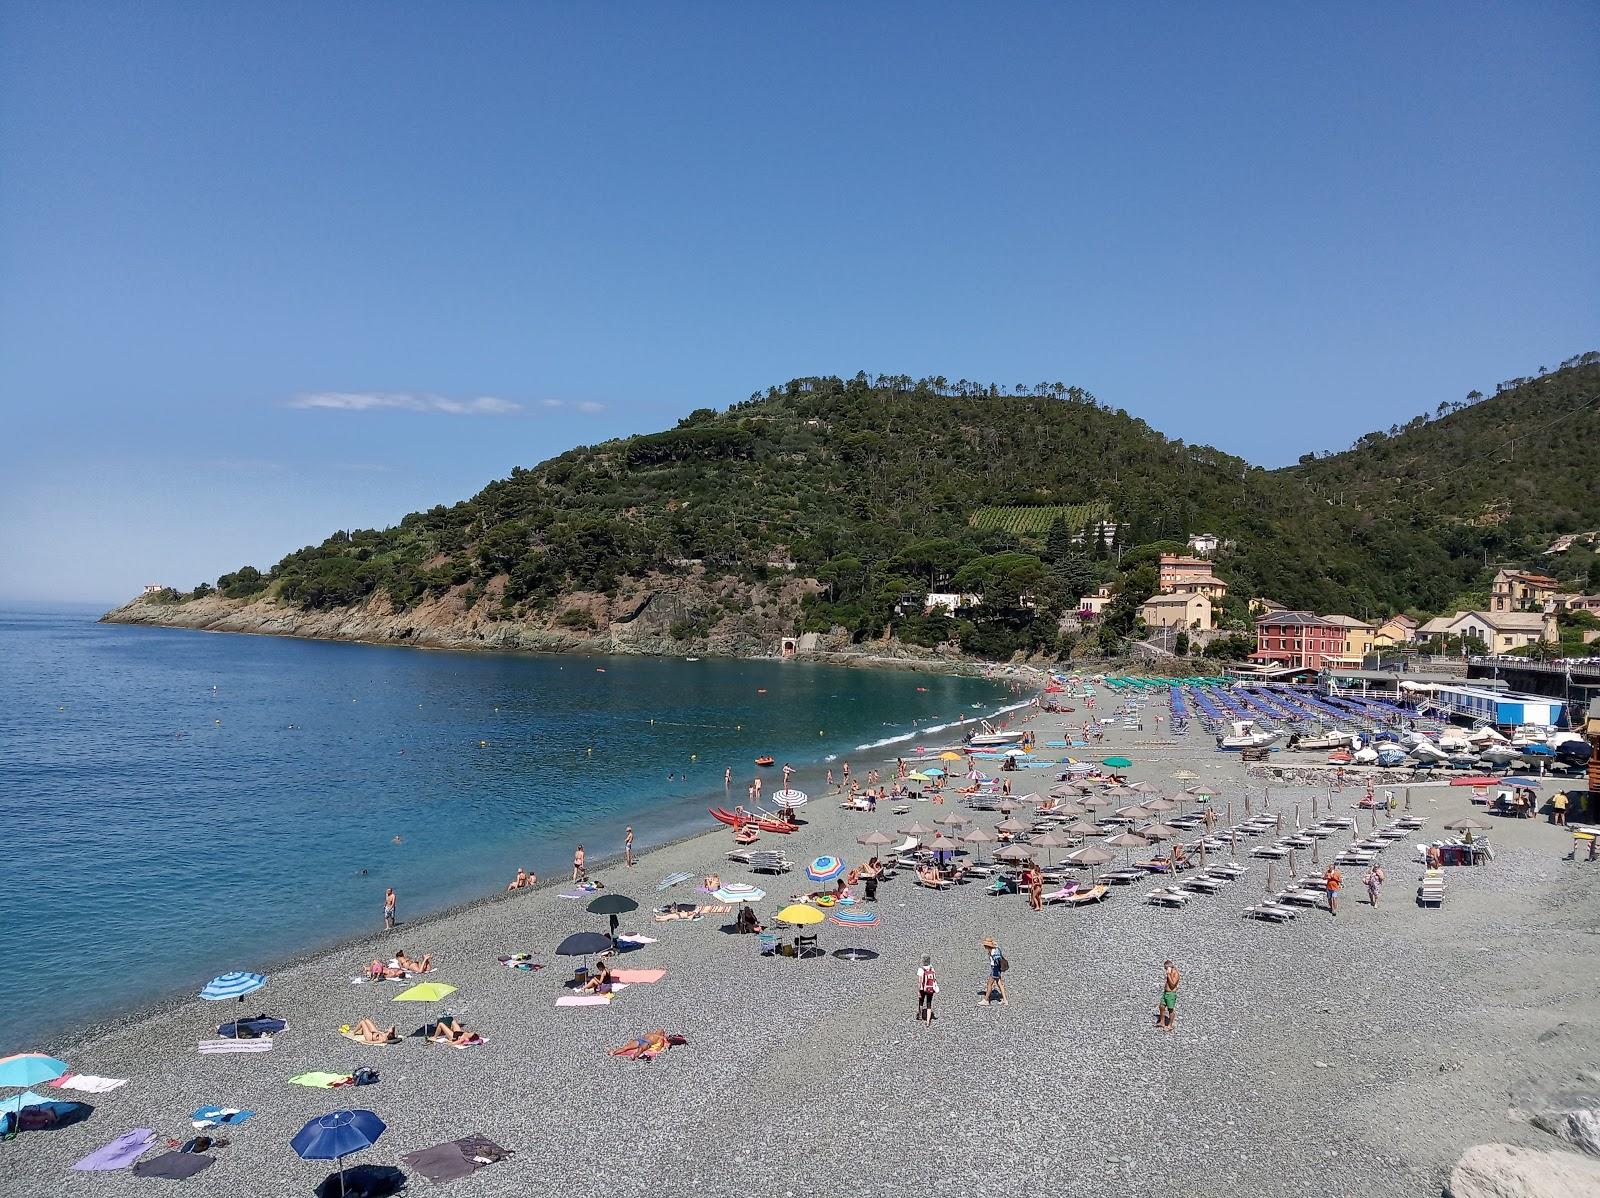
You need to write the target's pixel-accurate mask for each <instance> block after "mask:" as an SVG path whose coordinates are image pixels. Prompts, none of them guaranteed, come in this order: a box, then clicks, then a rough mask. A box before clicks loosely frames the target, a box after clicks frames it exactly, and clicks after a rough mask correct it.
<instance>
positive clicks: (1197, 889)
mask: <svg viewBox="0 0 1600 1198" xmlns="http://www.w3.org/2000/svg"><path fill="white" fill-rule="evenodd" d="M1227 884H1228V880H1227V879H1226V878H1209V877H1207V876H1206V875H1205V874H1196V875H1195V876H1194V877H1192V878H1185V879H1184V880H1183V881H1182V882H1179V883H1178V889H1179V890H1187V891H1190V892H1192V893H1194V894H1216V893H1217V892H1218V891H1220V890H1221V889H1222V888H1223V887H1224V886H1226V885H1227Z"/></svg>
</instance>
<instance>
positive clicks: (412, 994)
mask: <svg viewBox="0 0 1600 1198" xmlns="http://www.w3.org/2000/svg"><path fill="white" fill-rule="evenodd" d="M577 934H578V935H579V936H593V937H594V938H595V940H597V941H598V942H599V943H600V947H601V948H609V947H611V940H610V939H609V938H608V937H605V936H602V935H601V934H600V933H599V932H579V933H577ZM567 939H568V940H572V939H573V937H572V936H568V937H567ZM560 951H561V949H559V948H558V949H556V952H558V953H559V952H560ZM595 951H596V952H599V951H600V950H599V949H596V950H595ZM455 992H456V988H455V987H454V986H452V985H450V984H449V983H448V982H418V983H417V984H416V985H415V986H413V987H411V989H409V990H402V991H401V992H400V993H399V994H396V995H395V996H394V998H393V999H391V1000H390V1001H391V1002H438V1001H439V1000H440V999H442V998H448V997H449V996H450V995H452V994H454V993H455Z"/></svg>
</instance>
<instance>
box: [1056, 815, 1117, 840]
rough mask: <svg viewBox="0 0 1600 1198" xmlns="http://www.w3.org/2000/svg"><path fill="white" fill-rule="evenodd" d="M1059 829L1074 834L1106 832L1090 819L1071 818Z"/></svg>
mask: <svg viewBox="0 0 1600 1198" xmlns="http://www.w3.org/2000/svg"><path fill="white" fill-rule="evenodd" d="M1061 830H1062V831H1063V832H1070V833H1071V834H1072V835H1074V836H1104V835H1105V834H1106V830H1105V829H1104V828H1103V827H1101V826H1100V825H1099V824H1097V823H1094V822H1093V821H1092V820H1086V819H1078V820H1073V821H1072V822H1071V823H1070V824H1068V825H1067V826H1066V827H1065V828H1063V829H1061Z"/></svg>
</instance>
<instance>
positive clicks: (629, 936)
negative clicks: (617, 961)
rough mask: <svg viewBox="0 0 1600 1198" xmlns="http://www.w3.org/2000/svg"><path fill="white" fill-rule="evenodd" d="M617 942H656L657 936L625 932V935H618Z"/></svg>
mask: <svg viewBox="0 0 1600 1198" xmlns="http://www.w3.org/2000/svg"><path fill="white" fill-rule="evenodd" d="M617 943H618V944H654V943H656V938H655V937H654V936H640V935H637V934H635V933H632V932H629V933H625V934H624V935H621V936H618V937H617Z"/></svg>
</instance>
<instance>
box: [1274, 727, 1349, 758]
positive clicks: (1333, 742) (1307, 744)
mask: <svg viewBox="0 0 1600 1198" xmlns="http://www.w3.org/2000/svg"><path fill="white" fill-rule="evenodd" d="M1360 746H1361V737H1360V736H1359V735H1357V734H1356V733H1354V732H1340V731H1337V730H1335V731H1333V732H1327V731H1324V732H1320V733H1314V734H1311V735H1309V736H1302V735H1301V734H1300V733H1298V732H1296V733H1295V734H1294V735H1293V736H1291V737H1290V738H1289V742H1288V744H1286V745H1284V748H1286V749H1296V750H1298V751H1300V752H1302V753H1325V752H1327V751H1328V750H1330V749H1355V748H1359V747H1360Z"/></svg>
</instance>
